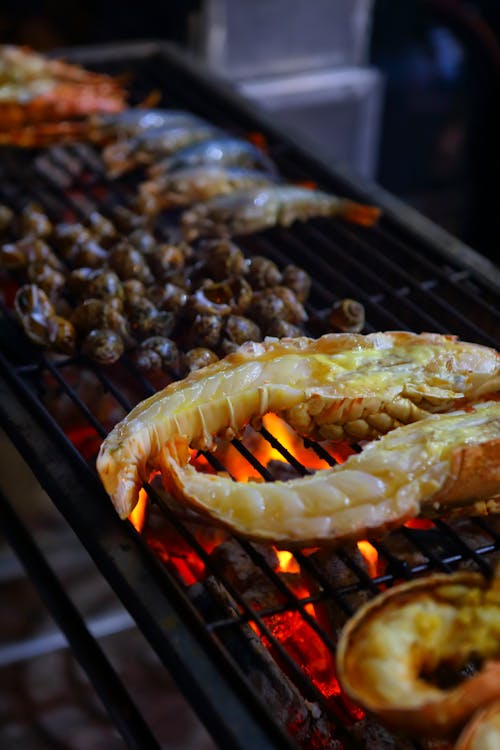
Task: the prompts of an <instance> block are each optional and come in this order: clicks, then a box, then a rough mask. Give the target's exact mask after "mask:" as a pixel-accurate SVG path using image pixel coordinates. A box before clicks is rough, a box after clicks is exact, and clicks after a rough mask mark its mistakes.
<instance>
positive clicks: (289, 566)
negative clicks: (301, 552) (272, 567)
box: [276, 550, 300, 573]
mask: <svg viewBox="0 0 500 750" xmlns="http://www.w3.org/2000/svg"><path fill="white" fill-rule="evenodd" d="M276 554H277V556H278V560H279V567H278V568H277V572H279V573H300V566H299V564H298V562H297V560H296V559H295V557H294V556H293V554H292V553H291V552H288V550H276Z"/></svg>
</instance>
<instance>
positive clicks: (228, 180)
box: [137, 165, 276, 214]
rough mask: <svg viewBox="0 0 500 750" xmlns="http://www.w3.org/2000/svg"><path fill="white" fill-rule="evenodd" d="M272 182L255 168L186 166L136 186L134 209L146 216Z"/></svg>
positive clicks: (265, 174) (268, 175) (273, 179)
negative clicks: (136, 193) (136, 208)
mask: <svg viewBox="0 0 500 750" xmlns="http://www.w3.org/2000/svg"><path fill="white" fill-rule="evenodd" d="M275 182H276V177H275V176H274V175H271V174H267V173H265V172H261V171H259V170H257V169H247V168H242V167H219V166H215V165H207V166H200V167H198V166H196V167H185V168H183V169H179V170H176V171H174V172H168V173H167V174H165V175H162V176H161V177H157V178H155V179H152V180H147V181H146V182H143V183H142V184H141V185H140V187H139V196H138V199H137V206H138V208H139V209H140V210H141V211H143V212H144V213H146V214H155V213H159V212H160V211H164V210H168V209H170V208H175V207H177V206H190V205H191V204H192V203H198V202H199V201H207V200H209V199H210V198H214V197H215V196H217V195H228V194H229V193H233V192H235V191H236V190H250V189H252V188H256V187H264V186H267V185H272V184H273V183H275Z"/></svg>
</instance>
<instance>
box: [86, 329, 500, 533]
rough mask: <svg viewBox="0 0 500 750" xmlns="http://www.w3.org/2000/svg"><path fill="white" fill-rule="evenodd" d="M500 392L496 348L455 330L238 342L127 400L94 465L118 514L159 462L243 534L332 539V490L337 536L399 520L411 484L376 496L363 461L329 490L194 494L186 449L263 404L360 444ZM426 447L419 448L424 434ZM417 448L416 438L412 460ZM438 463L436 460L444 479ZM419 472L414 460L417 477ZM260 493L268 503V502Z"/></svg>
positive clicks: (248, 417) (207, 485)
mask: <svg viewBox="0 0 500 750" xmlns="http://www.w3.org/2000/svg"><path fill="white" fill-rule="evenodd" d="M499 388H500V356H499V354H498V353H497V352H496V351H494V350H493V349H489V348H487V347H484V346H480V345H475V344H470V343H465V342H460V341H457V340H456V339H455V337H452V336H444V335H439V334H420V335H419V334H412V333H406V332H388V333H376V334H368V335H366V336H363V335H361V334H327V335H325V336H322V337H321V338H319V339H316V340H314V339H309V338H306V337H302V338H297V339H281V340H278V339H266V340H265V341H264V342H263V343H247V344H245V345H243V346H242V347H240V349H239V350H237V351H236V352H234V353H233V354H230V355H228V356H227V357H226V358H225V359H223V360H220V361H219V362H216V363H215V364H213V365H209V366H208V367H206V368H203V369H202V370H198V371H197V372H195V373H192V374H191V375H189V376H188V377H187V378H185V379H184V380H183V381H180V382H177V383H173V384H171V385H169V386H167V388H165V389H164V390H163V391H160V392H159V393H157V394H155V395H154V396H152V397H151V398H149V399H147V400H146V401H143V402H142V403H141V404H139V405H138V406H136V407H135V408H134V409H133V410H132V411H131V412H130V414H129V415H128V416H127V417H125V419H124V420H123V421H122V422H120V424H118V425H117V426H116V427H115V428H114V429H113V430H112V432H111V433H110V434H109V435H108V437H107V438H106V439H105V441H104V442H103V444H102V446H101V450H100V453H99V456H98V461H97V468H98V471H99V473H100V476H101V479H102V481H103V484H104V486H105V488H106V490H107V491H108V493H109V495H110V496H111V499H112V501H113V503H114V505H115V507H116V509H117V511H118V513H119V514H120V516H121V517H123V518H125V517H126V516H128V514H129V513H130V512H131V510H132V509H133V507H134V506H135V504H136V502H137V495H138V491H139V488H140V485H141V482H142V481H144V480H146V479H148V477H149V474H150V472H151V471H152V470H154V469H161V471H162V473H163V475H164V479H165V481H166V483H167V484H169V485H173V486H174V488H175V491H176V493H177V494H179V495H183V496H187V497H190V498H191V497H192V496H193V494H196V492H197V490H198V489H199V490H200V492H201V494H202V495H203V496H204V500H203V502H204V503H205V505H206V507H207V510H209V509H210V504H211V502H210V498H213V501H214V506H213V507H212V509H211V510H212V511H213V513H214V514H217V512H218V511H217V508H216V506H217V503H218V502H220V503H221V507H222V506H224V508H225V510H224V511H223V512H222V511H221V515H222V516H225V518H226V521H227V522H228V523H230V522H231V520H232V521H233V522H234V524H235V527H237V528H238V530H239V531H242V532H243V533H245V532H248V533H249V534H251V535H254V536H262V537H266V536H267V537H268V538H271V537H276V538H282V539H287V538H289V539H292V538H297V539H298V538H299V537H300V538H304V539H306V538H307V539H312V538H318V539H320V538H321V539H323V540H326V539H332V538H334V537H335V535H336V534H337V532H336V530H335V529H336V521H333V520H332V518H331V516H330V515H329V513H330V511H328V512H326V511H325V508H330V509H331V508H332V506H331V504H330V499H331V498H332V497H334V498H336V500H335V502H338V503H339V507H341V508H343V509H344V510H345V511H346V512H345V514H344V515H345V518H346V519H349V517H350V516H352V521H349V520H346V526H345V531H347V530H349V529H350V531H351V533H354V531H355V530H356V529H359V528H361V527H362V528H368V527H375V526H376V525H377V523H378V522H379V521H380V520H381V518H382V515H383V512H382V509H383V508H384V507H385V508H387V509H388V510H390V511H391V512H392V513H393V515H397V513H396V512H395V511H396V508H397V507H398V504H399V503H400V502H401V503H402V506H401V507H403V506H404V508H405V509H404V511H401V512H402V513H403V515H404V514H406V515H408V514H410V512H417V508H418V503H417V501H416V499H415V497H416V494H415V493H417V494H418V490H419V486H418V482H417V485H416V486H415V487H413V489H412V493H413V494H412V498H411V500H409V501H408V503H406V501H404V499H403V495H404V490H403V489H402V490H401V492H400V493H399V495H398V494H397V492H398V491H399V488H396V484H394V485H393V488H394V490H395V491H396V499H395V498H392V499H390V500H389V499H388V500H384V499H383V494H384V493H386V492H387V487H386V485H385V484H384V481H385V480H383V478H381V477H379V478H375V477H376V474H375V475H374V477H373V478H372V479H370V476H369V474H368V473H367V471H368V468H366V470H365V469H364V468H363V467H360V469H359V471H358V470H357V469H356V470H355V471H354V472H352V473H350V474H348V475H347V474H346V473H345V469H342V470H341V472H338V473H337V472H334V473H333V475H332V476H333V477H337V476H338V479H335V482H339V487H338V488H337V489H332V488H330V486H329V481H328V480H327V479H324V480H323V479H321V477H320V475H318V476H317V478H314V477H313V478H310V479H308V480H307V481H306V480H300V482H302V484H300V485H298V486H297V490H296V489H295V488H296V485H295V484H293V483H292V484H286V483H281V484H279V483H276V485H272V484H270V485H269V488H267V487H265V486H264V485H252V484H247V485H240V484H236V483H232V482H224V481H223V480H222V479H221V478H219V477H205V478H204V479H203V480H201V485H200V486H197V490H196V491H193V489H192V487H193V483H195V484H196V481H197V480H196V477H195V476H194V475H191V474H190V473H189V472H188V471H186V470H185V469H184V468H181V467H182V466H183V465H184V464H185V463H186V462H187V460H188V458H189V450H188V449H189V447H190V446H194V447H201V448H207V449H210V448H211V447H213V445H214V443H215V436H225V437H227V438H231V437H233V436H235V435H237V434H238V433H240V432H241V430H242V429H243V428H244V427H245V425H246V424H248V423H249V422H251V421H255V420H258V419H259V418H260V417H261V416H262V415H264V414H265V413H266V412H268V411H272V412H275V413H278V414H280V415H282V416H283V417H284V418H285V419H286V420H287V421H288V422H289V424H290V425H291V426H292V427H294V428H295V429H296V430H297V431H298V432H299V433H301V434H303V435H309V436H312V437H315V438H319V439H322V438H323V439H344V438H348V439H349V438H350V439H352V440H360V439H368V438H370V437H375V436H377V435H380V434H383V433H385V432H388V431H389V430H391V429H393V428H394V427H398V426H400V425H402V424H406V423H410V422H414V421H417V420H420V419H422V418H424V417H428V416H429V414H431V413H433V412H444V411H451V410H452V409H453V408H454V407H455V406H456V405H457V404H462V403H468V402H470V401H473V400H477V399H479V398H485V397H486V396H487V395H488V394H492V393H494V392H495V391H497V390H498V389H499ZM499 408H500V407H499ZM462 437H463V435H462ZM401 439H403V438H401ZM409 439H410V438H409ZM423 444H424V445H427V444H426V443H425V439H424V442H423ZM399 447H403V443H402V444H401V445H400V446H399ZM380 450H382V449H380ZM421 450H424V449H423V448H422V447H421V446H420V445H418V446H417V447H416V448H415V450H414V451H413V452H412V453H411V456H412V458H413V457H414V458H417V457H418V456H414V455H413V454H414V453H416V454H420V452H421ZM450 450H451V449H450ZM425 451H427V448H425V450H424V454H425ZM428 452H429V451H428ZM430 453H432V451H430ZM369 455H374V460H373V461H371V463H370V459H369V458H365V459H363V461H364V462H365V463H364V464H363V466H365V467H369V470H370V471H371V470H372V468H373V471H376V468H377V466H376V465H377V461H380V460H381V461H384V460H385V454H382V453H381V452H380V451H379V452H378V453H377V452H376V453H375V454H373V448H372V450H371V453H370V454H369ZM446 460H447V459H446ZM446 460H445V459H444V458H443V459H442V460H441V459H439V466H440V467H441V469H442V470H443V477H444V474H445V473H446V470H445V465H446ZM443 461H444V463H443ZM372 465H373V466H372ZM391 465H392V466H393V469H394V471H397V472H399V474H400V475H401V477H402V478H403V480H404V479H405V475H404V471H405V466H404V459H403V458H402V457H401V456H400V454H399V453H398V451H396V452H395V453H392V454H391ZM410 465H411V464H408V466H410ZM352 466H353V464H352V463H351V467H352ZM382 468H383V466H382ZM428 469H429V466H428V465H427V464H425V465H423V467H422V471H423V473H424V474H425V472H426V471H427V470H428ZM362 472H363V473H362ZM323 475H324V476H325V477H326V476H327V475H328V474H327V472H326V473H323ZM328 476H329V475H328ZM219 480H220V481H219ZM297 481H299V480H297ZM425 481H427V480H425ZM429 486H430V485H429ZM302 487H304V488H305V491H306V492H309V490H310V491H311V494H310V496H309V498H310V499H309V500H308V501H307V502H306V503H303V502H302V500H300V492H302ZM437 487H438V482H436V483H435V486H434V489H437ZM341 488H342V489H341ZM299 490H300V492H299ZM266 493H269V495H272V496H273V498H274V500H273V501H272V503H271V504H270V505H269V506H268V505H266V499H265V498H266V497H267V494H266ZM410 494H411V493H410ZM349 496H352V497H353V498H354V499H355V500H353V503H355V502H357V503H358V504H359V502H361V504H363V503H367V502H368V499H369V498H371V499H372V500H374V499H377V502H378V501H380V504H379V505H378V507H377V505H376V504H374V505H373V507H371V506H369V505H365V506H364V512H365V513H367V518H365V519H364V520H363V518H359V519H358V516H357V514H356V511H355V510H354V512H352V511H351V513H349V508H348V506H349V502H350V501H348V500H347V499H346V498H348V497H349ZM359 498H361V501H360V499H359ZM324 503H326V506H325V505H324ZM384 503H385V504H384ZM295 509H297V513H298V514H299V515H298V516H297V518H296V520H298V518H299V516H300V514H301V513H302V516H301V521H302V524H299V523H298V522H297V523H295V521H292V520H291V519H294V518H295V516H294V512H295ZM300 509H302V510H300ZM410 509H411V510H410ZM286 517H288V518H289V519H290V523H289V522H287V520H286ZM252 519H253V520H252ZM246 522H248V524H247V523H246ZM290 524H291V526H290ZM266 529H267V530H266Z"/></svg>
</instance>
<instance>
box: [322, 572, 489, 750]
mask: <svg viewBox="0 0 500 750" xmlns="http://www.w3.org/2000/svg"><path fill="white" fill-rule="evenodd" d="M499 658H500V579H499V578H498V577H494V578H493V580H492V582H491V583H490V582H488V581H487V580H486V579H485V578H484V577H483V576H482V575H480V574H479V573H473V572H458V573H453V574H445V573H441V574H433V575H431V576H427V577H425V578H420V579H416V580H413V581H410V582H406V583H403V584H400V585H398V586H395V587H394V588H392V589H389V590H387V591H385V592H384V593H383V594H381V595H379V596H377V597H376V598H375V599H372V600H371V601H369V602H367V603H366V604H364V605H362V607H361V608H360V609H359V610H358V611H357V612H356V613H355V614H354V616H353V617H351V618H350V620H348V622H347V624H346V625H345V627H344V629H343V631H342V633H341V636H340V639H339V643H338V648H337V670H338V676H339V679H340V682H341V686H342V688H343V689H344V690H345V691H346V692H347V694H348V695H349V696H350V697H351V698H352V699H353V700H354V701H356V702H357V703H358V704H361V705H362V706H363V707H364V708H365V709H368V710H370V711H372V712H373V713H375V714H376V715H377V716H378V717H379V718H380V719H381V720H382V721H383V722H384V723H385V724H386V725H387V726H389V727H390V728H392V729H396V730H402V731H404V732H406V733H414V734H416V735H417V736H419V737H421V736H424V735H426V736H430V737H445V736H449V735H451V734H452V733H454V732H455V731H456V730H457V729H458V728H460V727H461V726H463V725H464V724H465V722H466V721H467V720H468V719H469V717H470V716H471V715H472V714H473V712H474V711H476V710H477V709H478V708H480V707H482V706H483V705H484V704H485V703H488V702H490V701H492V700H494V699H498V698H500V681H499V678H500V661H499ZM471 661H473V662H475V663H476V664H477V663H479V664H480V666H479V670H478V671H477V672H476V673H475V674H474V675H472V676H469V677H468V678H465V679H463V678H462V680H460V671H461V670H463V669H464V668H465V667H466V666H467V665H468V663H469V662H471ZM443 669H444V670H446V673H447V675H448V678H450V677H451V676H455V677H456V681H455V684H452V686H451V687H450V686H448V687H444V686H442V685H440V684H439V673H440V670H441V671H443ZM497 711H498V706H497ZM459 746H460V747H467V745H464V744H462V745H459ZM478 747H481V750H484V748H485V747H486V746H485V745H480V746H478Z"/></svg>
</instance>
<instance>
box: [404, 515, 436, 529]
mask: <svg viewBox="0 0 500 750" xmlns="http://www.w3.org/2000/svg"><path fill="white" fill-rule="evenodd" d="M404 526H407V527H408V528H409V529H433V528H434V523H433V522H432V521H429V519H428V518H410V520H409V521H406V523H405V524H404Z"/></svg>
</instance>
